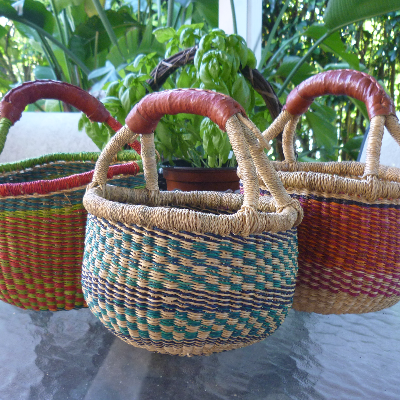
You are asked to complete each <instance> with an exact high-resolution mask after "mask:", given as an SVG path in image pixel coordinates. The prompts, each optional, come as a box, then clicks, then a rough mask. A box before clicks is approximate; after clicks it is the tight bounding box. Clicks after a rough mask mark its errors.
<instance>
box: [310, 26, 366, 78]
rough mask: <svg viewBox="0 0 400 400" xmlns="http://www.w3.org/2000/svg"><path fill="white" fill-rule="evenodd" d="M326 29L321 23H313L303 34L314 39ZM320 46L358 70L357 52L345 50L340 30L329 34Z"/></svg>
mask: <svg viewBox="0 0 400 400" xmlns="http://www.w3.org/2000/svg"><path fill="white" fill-rule="evenodd" d="M327 31H328V29H327V28H326V27H325V26H324V25H321V24H314V25H312V26H310V28H308V29H307V31H306V32H305V35H307V36H309V37H312V38H313V39H314V40H318V39H319V38H321V37H322V36H323V35H324V34H325V33H326V32H327ZM320 47H321V48H322V49H323V50H325V51H329V52H331V53H334V54H336V55H337V56H339V57H341V58H343V60H345V61H347V62H348V63H349V66H350V68H352V69H356V70H358V69H359V67H360V62H359V60H358V56H357V54H354V53H350V52H348V51H347V49H346V46H345V44H344V43H343V41H342V38H341V36H340V32H339V31H337V32H334V33H332V34H331V35H329V36H328V37H327V38H326V39H325V40H324V41H323V42H322V43H321V44H320Z"/></svg>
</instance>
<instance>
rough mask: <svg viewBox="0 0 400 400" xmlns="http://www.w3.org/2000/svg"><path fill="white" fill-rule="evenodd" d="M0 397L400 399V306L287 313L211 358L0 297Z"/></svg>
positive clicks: (86, 315)
mask: <svg viewBox="0 0 400 400" xmlns="http://www.w3.org/2000/svg"><path fill="white" fill-rule="evenodd" d="M0 338H1V341H0V360H1V362H0V376H1V379H0V399H1V400H3V399H4V400H5V399H11V400H19V399H29V400H36V399H37V400H47V399H54V400H65V399H79V400H81V399H82V400H119V399H124V400H125V399H133V400H136V399H137V400H156V399H165V400H170V399H171V400H172V399H180V400H186V399H194V400H196V399H199V400H200V399H201V400H214V399H238V400H239V399H243V400H286V399H295V400H299V399H310V400H318V399H346V400H350V399H364V400H365V399H367V400H368V399H371V400H376V399H380V400H395V399H400V303H398V304H397V305H395V306H393V307H391V308H389V309H386V310H383V311H379V312H375V313H369V314H361V315H318V314H314V313H311V314H309V313H303V312H297V311H294V310H291V311H290V313H289V315H288V317H287V318H286V320H285V322H284V323H283V325H282V326H281V327H280V328H279V329H278V330H277V331H276V332H275V333H274V334H273V335H271V336H270V337H268V338H266V339H265V340H263V341H262V342H259V343H256V344H254V345H251V346H249V347H245V348H242V349H238V350H233V351H229V352H225V353H220V354H214V355H211V356H208V357H204V356H203V357H190V358H188V357H178V356H169V355H162V354H157V353H152V352H149V351H147V350H143V349H138V348H135V347H133V346H131V345H128V344H126V343H124V342H122V341H121V340H120V339H118V338H117V337H115V336H114V335H113V334H112V333H110V332H109V331H108V330H107V329H106V328H105V327H104V326H103V325H102V324H101V323H100V322H99V321H98V320H97V319H96V317H94V316H93V315H92V314H91V312H90V311H89V310H88V309H82V310H73V311H59V312H54V313H53V312H50V311H40V312H36V311H26V310H21V309H19V308H16V307H14V306H11V305H9V304H6V303H3V302H0Z"/></svg>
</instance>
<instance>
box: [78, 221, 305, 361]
mask: <svg viewBox="0 0 400 400" xmlns="http://www.w3.org/2000/svg"><path fill="white" fill-rule="evenodd" d="M139 249H140V250H141V251H140V252H139ZM296 258H297V234H296V230H295V229H292V230H290V231H287V232H283V233H277V234H267V233H265V234H260V235H254V236H251V237H250V238H248V240H246V241H244V240H243V239H242V238H241V237H240V236H237V235H230V236H228V237H221V236H219V235H206V234H203V235H200V234H193V233H189V232H179V231H176V232H174V231H172V232H171V231H164V230H160V229H152V230H151V229H147V228H144V227H140V226H137V225H131V226H126V225H125V224H122V223H112V222H109V221H106V220H104V219H100V218H97V217H95V216H93V215H90V216H89V218H88V224H87V233H86V243H85V255H84V261H83V262H84V267H83V273H82V279H83V287H84V291H85V297H86V300H87V302H88V305H89V307H90V309H91V310H92V312H94V314H95V315H96V316H97V317H98V318H99V319H100V320H101V321H102V322H103V323H104V325H105V326H106V327H107V328H109V329H110V330H111V331H112V332H113V333H115V334H116V335H117V336H118V337H119V338H121V339H122V340H124V341H126V342H127V343H130V344H133V345H135V346H137V347H141V348H145V349H148V350H152V351H158V352H163V353H168V354H179V355H186V354H190V355H206V354H211V353H214V352H216V351H224V350H231V349H235V348H238V347H243V346H246V345H250V344H252V343H254V342H257V341H259V340H261V339H263V338H265V337H267V336H269V335H270V334H271V333H272V332H274V331H275V330H276V329H277V328H278V327H279V326H280V325H281V323H282V322H283V320H284V319H285V316H286V314H287V312H288V311H289V309H290V308H291V304H292V300H293V299H292V296H293V290H294V285H295V281H296V272H297V271H296V269H295V268H293V265H295V264H296ZM269 259H272V260H273V262H272V264H268V260H269ZM89 265H95V268H94V269H90V272H89V269H88V266H89Z"/></svg>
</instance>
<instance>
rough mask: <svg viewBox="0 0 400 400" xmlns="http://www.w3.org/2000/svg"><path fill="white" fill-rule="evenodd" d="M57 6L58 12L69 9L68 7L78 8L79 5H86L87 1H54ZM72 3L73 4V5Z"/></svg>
mask: <svg viewBox="0 0 400 400" xmlns="http://www.w3.org/2000/svg"><path fill="white" fill-rule="evenodd" d="M53 1H54V4H55V5H56V9H57V11H58V12H60V11H61V10H63V9H64V8H67V7H68V6H71V5H74V6H78V5H79V4H82V3H84V1H85V0H53ZM71 3H72V4H71Z"/></svg>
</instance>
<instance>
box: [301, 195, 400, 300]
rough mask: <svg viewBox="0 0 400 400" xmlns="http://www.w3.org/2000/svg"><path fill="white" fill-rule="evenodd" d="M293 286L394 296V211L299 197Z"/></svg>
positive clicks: (397, 285) (399, 275)
mask: <svg viewBox="0 0 400 400" xmlns="http://www.w3.org/2000/svg"><path fill="white" fill-rule="evenodd" d="M300 202H301V204H302V206H303V208H304V219H303V222H302V223H301V225H300V226H299V228H298V239H299V274H298V284H302V285H306V286H309V287H311V288H313V289H319V288H321V289H327V290H330V291H331V292H334V293H337V292H340V291H341V292H346V293H349V294H350V295H354V296H357V295H359V294H367V295H369V296H371V297H375V296H377V295H378V294H380V295H384V296H394V295H396V296H398V295H400V235H399V234H398V232H399V227H400V210H397V209H395V208H390V207H386V208H383V207H382V208H378V207H368V205H367V204H366V205H362V206H361V205H354V204H350V205H349V204H339V203H334V202H329V203H328V202H324V201H319V200H315V199H305V198H300Z"/></svg>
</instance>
